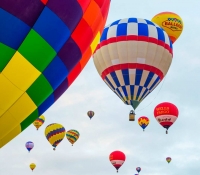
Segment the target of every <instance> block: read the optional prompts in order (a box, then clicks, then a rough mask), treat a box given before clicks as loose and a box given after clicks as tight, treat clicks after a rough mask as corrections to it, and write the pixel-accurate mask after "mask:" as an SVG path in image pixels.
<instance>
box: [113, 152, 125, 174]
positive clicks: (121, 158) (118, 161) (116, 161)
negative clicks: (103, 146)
mask: <svg viewBox="0 0 200 175" xmlns="http://www.w3.org/2000/svg"><path fill="white" fill-rule="evenodd" d="M109 160H110V162H111V163H112V165H113V166H114V167H115V168H116V170H117V172H118V169H119V168H120V167H121V166H122V165H123V163H124V162H125V160H126V156H125V154H124V153H123V152H121V151H113V152H112V153H111V154H110V156H109Z"/></svg>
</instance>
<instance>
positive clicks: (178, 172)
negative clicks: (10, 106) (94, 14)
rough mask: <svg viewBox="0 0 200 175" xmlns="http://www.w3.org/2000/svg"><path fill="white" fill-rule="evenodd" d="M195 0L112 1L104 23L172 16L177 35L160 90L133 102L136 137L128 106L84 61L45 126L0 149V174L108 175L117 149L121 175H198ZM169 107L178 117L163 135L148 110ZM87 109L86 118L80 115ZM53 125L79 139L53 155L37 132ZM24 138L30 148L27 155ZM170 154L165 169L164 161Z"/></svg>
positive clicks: (198, 3) (198, 13)
mask: <svg viewBox="0 0 200 175" xmlns="http://www.w3.org/2000/svg"><path fill="white" fill-rule="evenodd" d="M199 7H200V1H197V0H191V1H188V0H174V1H172V0H112V2H111V7H110V11H109V16H108V20H107V24H109V23H111V22H113V21H115V20H117V19H121V18H129V17H138V18H145V19H149V20H151V19H152V17H153V16H154V15H156V14H157V13H159V12H163V11H171V12H175V13H177V14H179V15H180V16H181V17H182V19H183V21H184V31H183V33H182V35H181V36H180V38H179V39H178V40H177V41H176V42H175V44H174V46H173V47H174V51H173V52H174V57H173V62H172V64H171V67H170V69H169V71H168V73H167V75H166V77H165V79H164V80H163V81H162V82H161V83H160V85H159V86H158V87H157V88H156V89H155V90H154V91H153V92H152V93H151V94H150V95H149V96H148V97H147V98H145V100H144V101H143V102H142V103H141V104H140V105H139V107H138V108H137V110H136V114H137V115H136V118H139V117H140V116H142V115H145V116H147V117H149V119H150V124H149V126H148V127H147V128H146V131H145V132H143V131H142V128H140V126H139V125H138V123H137V121H135V122H130V121H129V116H128V115H129V112H130V110H131V106H128V105H125V104H124V103H123V102H122V101H121V100H120V99H119V98H118V97H117V96H116V95H115V94H114V93H113V92H112V91H111V90H110V89H109V87H108V86H107V85H106V84H105V83H104V82H103V80H102V79H101V78H100V76H99V74H98V73H97V71H96V68H95V66H94V63H93V60H92V58H91V59H90V61H89V62H88V64H87V65H86V67H85V69H84V70H83V71H82V73H81V74H80V75H79V77H78V78H77V79H76V80H75V82H74V83H73V84H72V85H71V86H70V88H69V89H68V90H67V91H66V92H65V93H64V94H63V95H62V97H61V98H60V99H59V100H58V101H57V102H56V103H55V104H54V105H52V106H51V107H50V108H49V109H48V111H46V112H45V113H44V116H45V117H46V121H45V123H44V125H43V126H42V127H41V128H40V129H39V131H36V129H35V127H34V126H33V125H31V126H29V128H27V129H26V130H25V131H24V132H23V133H21V134H20V135H19V136H17V137H16V138H15V139H14V140H12V141H11V142H10V143H8V144H7V145H6V146H4V147H3V148H2V149H0V175H16V174H20V175H29V174H33V173H32V172H31V170H30V169H29V164H30V163H32V162H34V163H35V164H36V165H37V167H36V169H35V170H34V174H37V175H55V174H59V175H114V174H116V170H115V168H114V167H113V166H112V165H111V163H110V161H109V159H108V157H109V154H110V153H111V152H112V151H115V150H120V151H123V152H124V153H125V155H126V161H125V163H124V165H123V166H122V167H121V168H120V169H119V174H121V175H133V174H137V173H136V170H135V168H136V167H137V166H140V167H141V168H142V171H141V173H140V175H189V174H194V175H198V173H199V172H200V166H199V165H200V138H199V135H200V129H199V125H200V119H199V116H200V112H199V111H200V98H199V89H200V76H199V75H200V70H199V68H200V59H199V55H200V54H199V52H200V44H199V41H200V36H199V28H200V20H199V19H198V18H199V16H200V10H199ZM165 101H168V102H172V103H173V104H175V105H176V106H177V107H178V109H179V117H178V119H177V121H176V122H175V123H174V125H173V126H172V127H171V128H170V129H169V134H168V135H166V134H165V129H164V128H162V127H161V126H160V125H159V124H158V122H157V121H156V119H155V118H154V116H153V110H154V107H155V106H156V105H157V104H159V103H161V102H165ZM88 110H94V111H95V116H94V117H93V118H92V120H91V121H90V120H89V118H88V117H87V111H88ZM54 122H55V123H60V124H62V125H63V126H64V127H65V129H66V130H69V129H76V130H78V131H79V133H80V138H79V140H78V141H77V142H76V143H75V144H74V146H73V147H72V146H71V144H70V143H69V142H68V140H67V139H66V138H65V139H64V140H63V141H62V142H61V143H60V145H58V147H57V149H56V151H53V149H52V146H51V145H50V144H49V142H48V141H47V140H46V137H45V135H44V129H45V127H46V126H47V125H48V124H50V123H54ZM27 141H33V142H34V144H35V147H34V148H33V150H32V151H31V153H28V151H27V150H26V148H25V143H26V142H27ZM168 156H169V157H171V158H172V162H171V163H170V164H168V163H167V162H166V160H165V159H166V157H168Z"/></svg>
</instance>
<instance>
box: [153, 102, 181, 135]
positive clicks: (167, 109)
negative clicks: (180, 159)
mask: <svg viewBox="0 0 200 175" xmlns="http://www.w3.org/2000/svg"><path fill="white" fill-rule="evenodd" d="M178 113H179V112H178V108H177V107H176V106H175V105H174V104H172V103H169V102H163V103H160V104H159V105H157V106H156V107H155V109H154V116H155V118H156V120H157V121H158V123H160V125H162V126H163V127H164V128H166V129H167V130H166V134H168V129H169V127H170V126H172V125H173V123H174V122H175V121H176V119H177V118H178Z"/></svg>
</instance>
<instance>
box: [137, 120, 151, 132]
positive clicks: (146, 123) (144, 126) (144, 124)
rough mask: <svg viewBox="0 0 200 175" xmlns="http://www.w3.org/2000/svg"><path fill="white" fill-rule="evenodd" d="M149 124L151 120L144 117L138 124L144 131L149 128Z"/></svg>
mask: <svg viewBox="0 0 200 175" xmlns="http://www.w3.org/2000/svg"><path fill="white" fill-rule="evenodd" d="M149 122H150V121H149V118H148V117H145V116H142V117H140V118H139V119H138V124H139V125H140V126H141V127H142V129H143V131H144V129H145V128H146V127H147V126H148V124H149Z"/></svg>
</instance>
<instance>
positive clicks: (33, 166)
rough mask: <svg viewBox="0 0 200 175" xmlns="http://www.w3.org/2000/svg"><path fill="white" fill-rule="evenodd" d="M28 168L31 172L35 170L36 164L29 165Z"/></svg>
mask: <svg viewBox="0 0 200 175" xmlns="http://www.w3.org/2000/svg"><path fill="white" fill-rule="evenodd" d="M29 166H30V169H31V170H32V171H33V170H34V169H35V167H36V164H34V163H31V164H30V165H29Z"/></svg>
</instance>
